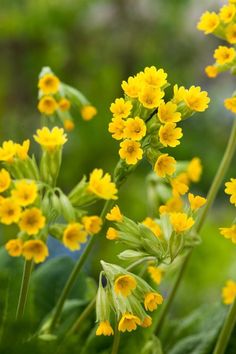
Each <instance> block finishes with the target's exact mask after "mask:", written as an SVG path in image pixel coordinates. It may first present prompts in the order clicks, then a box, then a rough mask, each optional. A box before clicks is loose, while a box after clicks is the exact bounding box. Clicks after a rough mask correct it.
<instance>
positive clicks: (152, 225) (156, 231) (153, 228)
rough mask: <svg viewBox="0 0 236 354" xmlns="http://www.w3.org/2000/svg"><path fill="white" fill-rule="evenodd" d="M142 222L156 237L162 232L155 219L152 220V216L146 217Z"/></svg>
mask: <svg viewBox="0 0 236 354" xmlns="http://www.w3.org/2000/svg"><path fill="white" fill-rule="evenodd" d="M142 224H143V225H145V226H147V227H148V228H149V229H150V230H151V231H152V232H153V233H154V235H155V236H156V237H158V238H159V237H160V236H161V234H162V231H161V227H160V225H159V224H158V223H157V222H156V221H155V220H153V219H152V218H150V217H147V218H145V219H144V220H143V221H142Z"/></svg>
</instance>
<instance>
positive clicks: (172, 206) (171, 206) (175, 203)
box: [159, 195, 183, 214]
mask: <svg viewBox="0 0 236 354" xmlns="http://www.w3.org/2000/svg"><path fill="white" fill-rule="evenodd" d="M182 210H183V201H182V199H181V197H180V196H179V195H174V196H173V197H172V198H170V199H168V200H167V202H166V204H164V205H161V206H160V208H159V212H160V214H165V213H173V212H180V211H182Z"/></svg>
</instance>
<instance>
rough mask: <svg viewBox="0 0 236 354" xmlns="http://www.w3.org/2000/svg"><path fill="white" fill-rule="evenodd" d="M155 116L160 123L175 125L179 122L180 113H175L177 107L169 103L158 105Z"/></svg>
mask: <svg viewBox="0 0 236 354" xmlns="http://www.w3.org/2000/svg"><path fill="white" fill-rule="evenodd" d="M157 116H158V118H159V120H160V121H161V122H162V123H168V122H171V123H175V122H179V121H180V120H181V113H180V112H177V105H176V104H175V103H173V102H171V101H169V102H167V103H165V102H162V103H161V104H160V106H159V108H158V112H157Z"/></svg>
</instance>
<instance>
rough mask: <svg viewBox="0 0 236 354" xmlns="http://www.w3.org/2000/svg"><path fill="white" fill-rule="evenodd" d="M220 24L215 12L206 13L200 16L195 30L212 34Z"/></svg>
mask: <svg viewBox="0 0 236 354" xmlns="http://www.w3.org/2000/svg"><path fill="white" fill-rule="evenodd" d="M219 24H220V19H219V15H217V14H216V13H215V12H209V11H206V12H204V13H203V14H202V16H201V18H200V21H199V22H198V24H197V29H198V30H199V31H203V32H204V33H205V34H209V33H212V32H214V31H215V30H216V29H217V27H218V26H219Z"/></svg>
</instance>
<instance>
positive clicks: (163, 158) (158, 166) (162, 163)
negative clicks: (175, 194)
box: [154, 154, 176, 177]
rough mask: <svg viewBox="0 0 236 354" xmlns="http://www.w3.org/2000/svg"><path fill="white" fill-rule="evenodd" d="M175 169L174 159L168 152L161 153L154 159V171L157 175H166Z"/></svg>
mask: <svg viewBox="0 0 236 354" xmlns="http://www.w3.org/2000/svg"><path fill="white" fill-rule="evenodd" d="M175 170H176V161H175V159H174V158H173V157H171V156H169V155H168V154H162V155H160V156H159V157H158V159H157V160H156V163H155V166H154V171H155V172H156V174H157V175H158V176H159V177H166V175H169V176H171V175H173V173H174V172H175Z"/></svg>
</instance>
